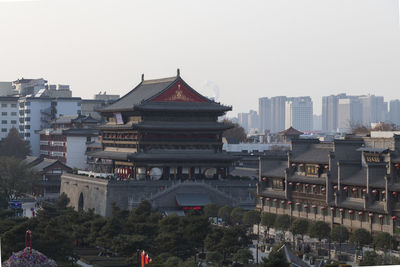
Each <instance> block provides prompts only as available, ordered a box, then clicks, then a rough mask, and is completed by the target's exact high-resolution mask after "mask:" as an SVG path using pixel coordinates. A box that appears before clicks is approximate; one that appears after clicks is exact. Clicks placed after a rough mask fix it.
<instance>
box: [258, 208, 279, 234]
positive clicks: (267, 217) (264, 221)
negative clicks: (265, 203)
mask: <svg viewBox="0 0 400 267" xmlns="http://www.w3.org/2000/svg"><path fill="white" fill-rule="evenodd" d="M275 219H276V214H274V213H263V215H262V216H261V225H262V226H264V227H265V228H267V236H268V237H269V229H270V228H271V227H272V226H274V223H275Z"/></svg>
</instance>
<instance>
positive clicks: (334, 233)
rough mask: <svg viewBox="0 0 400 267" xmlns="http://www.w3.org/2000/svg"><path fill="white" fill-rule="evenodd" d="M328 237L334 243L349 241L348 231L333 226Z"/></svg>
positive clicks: (338, 226)
mask: <svg viewBox="0 0 400 267" xmlns="http://www.w3.org/2000/svg"><path fill="white" fill-rule="evenodd" d="M330 237H331V240H332V241H334V242H339V243H343V242H346V241H347V240H349V231H348V230H347V228H346V227H344V226H341V225H334V226H333V228H332V230H331V234H330Z"/></svg>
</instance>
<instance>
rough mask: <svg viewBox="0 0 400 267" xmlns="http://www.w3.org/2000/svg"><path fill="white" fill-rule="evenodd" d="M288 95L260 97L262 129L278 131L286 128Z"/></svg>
mask: <svg viewBox="0 0 400 267" xmlns="http://www.w3.org/2000/svg"><path fill="white" fill-rule="evenodd" d="M285 105H286V96H274V97H271V98H268V97H263V98H259V99H258V110H259V120H260V123H259V125H260V126H259V127H260V131H261V132H263V131H264V130H269V131H271V132H272V133H277V132H280V131H283V130H284V129H285Z"/></svg>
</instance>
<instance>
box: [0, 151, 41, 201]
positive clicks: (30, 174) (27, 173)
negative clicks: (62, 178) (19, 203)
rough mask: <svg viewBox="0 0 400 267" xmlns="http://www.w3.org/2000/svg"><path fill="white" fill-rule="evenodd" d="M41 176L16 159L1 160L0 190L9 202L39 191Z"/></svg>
mask: <svg viewBox="0 0 400 267" xmlns="http://www.w3.org/2000/svg"><path fill="white" fill-rule="evenodd" d="M38 181H39V176H38V175H37V174H35V172H34V171H32V170H31V169H30V168H28V167H27V166H26V164H25V163H24V162H23V161H21V160H19V159H16V158H11V157H1V158H0V190H1V194H2V195H3V196H5V197H6V199H7V201H8V200H10V199H15V198H17V197H20V196H22V195H23V194H24V193H34V192H36V191H37V186H38V183H37V182H38Z"/></svg>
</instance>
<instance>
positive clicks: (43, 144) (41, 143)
mask: <svg viewBox="0 0 400 267" xmlns="http://www.w3.org/2000/svg"><path fill="white" fill-rule="evenodd" d="M39 144H40V145H41V146H47V145H49V141H40V142H39Z"/></svg>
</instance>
